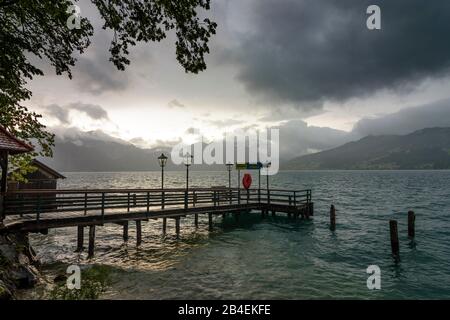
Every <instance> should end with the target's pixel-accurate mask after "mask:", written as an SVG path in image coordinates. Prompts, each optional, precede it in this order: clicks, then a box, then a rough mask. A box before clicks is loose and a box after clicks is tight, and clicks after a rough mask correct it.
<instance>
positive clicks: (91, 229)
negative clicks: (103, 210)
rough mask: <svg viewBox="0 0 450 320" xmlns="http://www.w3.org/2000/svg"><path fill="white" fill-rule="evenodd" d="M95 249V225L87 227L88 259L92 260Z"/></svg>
mask: <svg viewBox="0 0 450 320" xmlns="http://www.w3.org/2000/svg"><path fill="white" fill-rule="evenodd" d="M94 248H95V225H94V226H89V247H88V257H89V258H92V257H93V256H94Z"/></svg>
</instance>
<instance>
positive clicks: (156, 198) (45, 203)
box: [3, 187, 311, 220]
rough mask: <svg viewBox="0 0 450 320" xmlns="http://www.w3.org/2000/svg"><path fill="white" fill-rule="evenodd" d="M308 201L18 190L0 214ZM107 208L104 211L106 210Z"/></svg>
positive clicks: (193, 193)
mask: <svg viewBox="0 0 450 320" xmlns="http://www.w3.org/2000/svg"><path fill="white" fill-rule="evenodd" d="M310 202H311V190H283V189H269V190H268V189H248V190H245V189H238V188H222V187H213V188H192V189H189V190H186V189H79V190H22V191H14V192H11V193H6V194H5V195H4V199H3V215H4V216H8V215H29V214H35V215H36V218H37V219H38V220H39V218H40V215H41V214H43V213H50V212H60V213H61V214H63V213H64V212H82V213H84V214H92V213H94V214H100V215H105V214H108V212H111V211H112V210H115V211H117V210H120V211H121V212H130V211H140V212H142V211H146V212H150V211H151V210H163V209H168V208H185V209H189V208H193V207H199V206H206V207H218V206H226V205H243V204H279V205H286V206H294V207H297V206H302V205H305V204H308V203H310ZM107 211H108V212H107Z"/></svg>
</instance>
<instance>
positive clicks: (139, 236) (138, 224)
mask: <svg viewBox="0 0 450 320" xmlns="http://www.w3.org/2000/svg"><path fill="white" fill-rule="evenodd" d="M141 243H142V224H141V220H136V246H138V247H139V246H140V245H141Z"/></svg>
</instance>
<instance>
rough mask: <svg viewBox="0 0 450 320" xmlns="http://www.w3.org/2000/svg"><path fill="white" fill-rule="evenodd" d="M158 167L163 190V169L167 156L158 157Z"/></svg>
mask: <svg viewBox="0 0 450 320" xmlns="http://www.w3.org/2000/svg"><path fill="white" fill-rule="evenodd" d="M158 162H159V166H160V167H161V189H164V167H165V166H166V163H167V156H166V155H165V154H164V153H161V155H160V156H159V157H158Z"/></svg>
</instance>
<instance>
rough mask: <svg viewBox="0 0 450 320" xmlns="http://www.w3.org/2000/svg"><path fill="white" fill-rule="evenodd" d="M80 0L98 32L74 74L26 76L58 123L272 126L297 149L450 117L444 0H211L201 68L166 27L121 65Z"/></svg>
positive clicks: (175, 137) (125, 128)
mask: <svg viewBox="0 0 450 320" xmlns="http://www.w3.org/2000/svg"><path fill="white" fill-rule="evenodd" d="M371 4H377V5H379V6H380V8H381V25H382V29H381V30H368V29H367V27H366V19H367V17H368V15H367V14H366V9H367V7H368V6H369V5H371ZM79 5H80V7H81V14H82V15H83V16H87V17H88V18H90V19H91V21H92V24H93V25H94V27H95V29H96V33H95V36H94V38H93V43H92V45H91V46H90V48H89V49H88V50H87V51H86V52H85V54H83V55H82V56H81V57H79V59H78V63H77V65H76V67H75V68H74V70H73V75H74V78H73V79H72V80H69V79H68V78H67V77H65V76H56V75H54V71H53V70H51V68H49V67H44V71H45V72H46V75H45V77H38V78H36V79H35V80H33V81H32V82H31V83H30V85H29V87H30V88H31V89H32V91H33V98H32V100H31V101H30V103H29V106H30V108H31V109H33V110H36V111H39V112H41V113H43V114H44V115H45V117H44V122H45V123H47V124H48V125H49V126H53V127H57V128H58V133H61V134H62V132H64V129H65V128H71V130H73V128H78V129H80V130H82V131H88V130H102V131H103V132H104V133H106V134H107V135H111V136H113V137H117V138H121V139H124V140H128V141H132V142H133V143H135V144H137V145H139V146H155V145H156V144H170V143H173V142H175V141H179V140H180V139H183V140H185V141H186V142H193V141H195V139H196V132H198V131H200V133H201V134H203V135H204V136H205V137H206V138H207V139H214V138H218V137H220V136H221V135H222V133H223V132H224V131H230V130H234V129H238V128H253V129H257V128H265V127H272V126H275V127H279V128H280V129H281V134H280V143H281V146H280V148H281V149H282V150H283V149H284V150H286V152H287V153H289V152H290V153H292V154H293V155H294V154H302V153H306V152H311V151H315V150H321V149H324V148H329V147H332V146H334V145H336V144H339V143H341V142H345V141H346V140H349V139H350V138H355V137H359V136H363V135H367V134H383V133H408V132H411V131H414V130H417V129H421V128H423V127H430V126H450V102H449V100H446V99H450V90H449V88H450V77H449V75H450V72H449V70H450V68H449V67H450V41H449V40H448V35H449V34H450V1H448V0H433V1H423V0H384V1H383V0H377V1H365V0H344V1H335V0H245V1H243V0H220V1H219V0H212V9H211V11H210V12H207V14H208V15H210V16H211V17H212V18H213V20H215V21H216V22H217V23H218V28H217V35H216V36H214V38H213V39H212V41H211V42H210V50H211V54H210V55H209V56H208V57H207V65H208V68H207V70H206V71H204V72H202V73H200V74H198V75H191V74H186V73H185V72H184V70H183V69H182V67H181V66H180V65H178V63H177V61H176V57H175V47H174V41H175V40H174V37H173V35H170V36H169V37H168V38H167V39H166V40H165V41H162V42H161V43H150V44H139V45H138V46H136V47H135V48H133V49H132V50H131V61H132V62H131V65H130V66H129V67H128V68H127V70H126V71H125V72H121V71H117V70H116V69H115V67H114V66H113V64H112V63H110V62H109V61H108V58H109V53H108V48H109V42H110V41H111V34H110V33H108V32H106V31H104V30H102V29H101V21H100V19H99V17H98V15H97V13H96V10H95V8H93V7H92V6H91V5H90V3H89V1H80V2H79ZM194 129H196V130H194ZM292 145H295V146H292ZM291 146H292V147H291Z"/></svg>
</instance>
